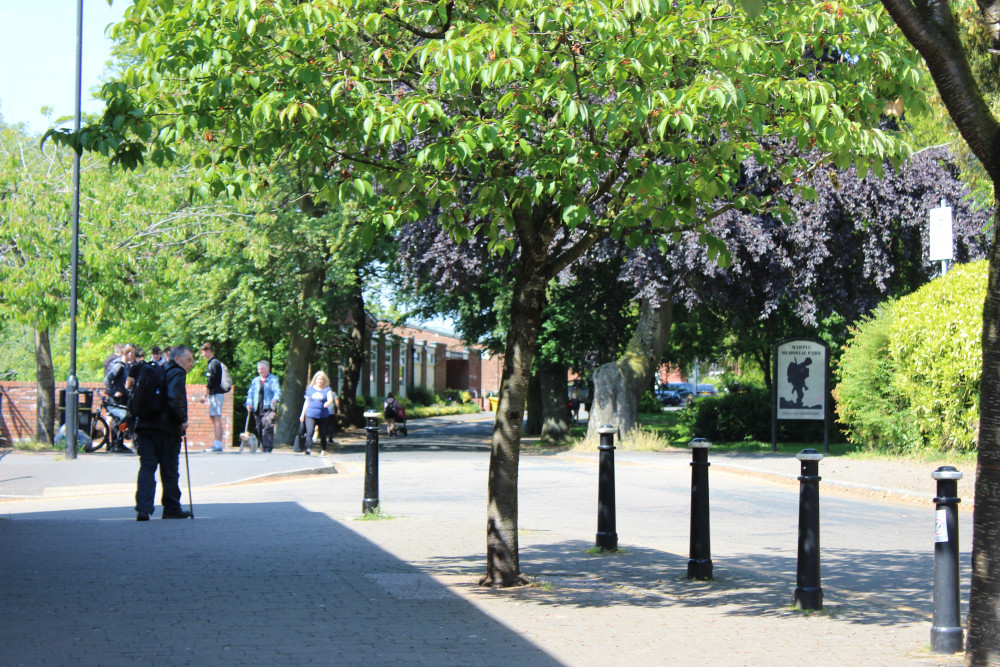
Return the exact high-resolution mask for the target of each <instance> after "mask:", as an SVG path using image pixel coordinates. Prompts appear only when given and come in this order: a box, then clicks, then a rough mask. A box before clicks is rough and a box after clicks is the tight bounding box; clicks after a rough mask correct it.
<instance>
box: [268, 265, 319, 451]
mask: <svg viewBox="0 0 1000 667" xmlns="http://www.w3.org/2000/svg"><path fill="white" fill-rule="evenodd" d="M322 286H323V273H322V272H321V271H310V272H308V273H306V274H304V275H303V276H302V303H303V305H305V304H307V303H308V302H309V301H310V300H312V299H313V298H315V297H316V296H317V295H318V294H319V293H320V290H321V289H322ZM315 331H316V318H315V317H312V316H310V317H307V318H306V320H305V321H304V322H302V324H301V325H300V327H299V328H298V329H296V330H295V331H293V332H292V336H291V339H290V340H289V342H288V357H287V358H286V359H285V377H284V378H283V380H282V386H281V410H280V411H279V413H278V421H277V423H276V424H275V426H274V440H275V442H279V443H280V442H291V441H292V438H294V437H295V434H296V433H297V432H298V428H299V414H301V411H302V400H303V395H304V394H305V389H306V386H307V385H308V384H309V380H310V378H308V377H307V376H308V374H309V362H310V361H312V357H313V350H314V349H316V336H315Z"/></svg>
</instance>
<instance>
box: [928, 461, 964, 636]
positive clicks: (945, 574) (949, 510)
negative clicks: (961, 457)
mask: <svg viewBox="0 0 1000 667" xmlns="http://www.w3.org/2000/svg"><path fill="white" fill-rule="evenodd" d="M931 477H933V478H934V479H936V480H937V498H935V499H934V504H935V507H936V516H935V519H934V620H933V622H932V625H931V651H932V652H934V653H958V652H959V651H962V650H963V649H964V648H965V642H964V640H963V638H962V604H961V600H960V599H959V590H960V589H959V586H958V504H959V503H960V502H962V501H961V499H960V498H959V497H958V480H960V479H962V473H960V472H959V471H958V470H956V469H955V468H953V467H952V466H941V467H940V468H938V469H937V470H935V471H934V472H932V473H931Z"/></svg>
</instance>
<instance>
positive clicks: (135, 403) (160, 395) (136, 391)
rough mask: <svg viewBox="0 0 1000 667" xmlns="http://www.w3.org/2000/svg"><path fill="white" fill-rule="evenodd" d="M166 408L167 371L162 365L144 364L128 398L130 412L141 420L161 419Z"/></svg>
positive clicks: (137, 374)
mask: <svg viewBox="0 0 1000 667" xmlns="http://www.w3.org/2000/svg"><path fill="white" fill-rule="evenodd" d="M166 407H167V372H166V370H164V368H163V366H161V365H160V364H156V363H152V364H143V365H142V366H140V367H139V371H138V372H137V373H136V377H135V386H134V387H132V393H131V394H130V395H129V398H128V411H129V412H130V413H132V414H133V415H135V416H136V417H138V418H139V419H159V418H160V415H161V414H163V410H164V409H165V408H166Z"/></svg>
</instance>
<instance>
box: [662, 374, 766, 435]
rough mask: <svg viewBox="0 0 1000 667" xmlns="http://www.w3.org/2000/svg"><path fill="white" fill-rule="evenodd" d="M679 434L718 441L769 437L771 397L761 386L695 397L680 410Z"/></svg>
mask: <svg viewBox="0 0 1000 667" xmlns="http://www.w3.org/2000/svg"><path fill="white" fill-rule="evenodd" d="M678 425H679V427H680V428H679V433H680V435H681V436H682V437H683V438H684V439H685V440H690V439H691V438H708V439H709V440H714V441H718V442H739V441H741V440H764V441H768V440H770V439H771V397H770V394H769V393H768V392H767V391H766V390H765V389H764V388H762V387H754V386H750V387H744V388H743V390H742V391H740V392H739V393H736V392H733V393H728V394H720V395H718V396H714V397H704V398H699V399H698V400H696V401H694V402H693V403H692V404H691V405H690V406H688V407H687V408H685V409H684V410H682V411H681V416H680V418H679V420H678Z"/></svg>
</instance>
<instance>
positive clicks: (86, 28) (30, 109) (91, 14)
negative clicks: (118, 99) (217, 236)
mask: <svg viewBox="0 0 1000 667" xmlns="http://www.w3.org/2000/svg"><path fill="white" fill-rule="evenodd" d="M130 4H131V3H130V2H127V1H126V0H114V4H113V5H112V6H110V7H109V6H108V3H107V0H83V8H84V9H83V87H82V94H81V98H80V99H81V102H82V105H81V106H82V109H83V111H84V113H87V112H99V111H101V110H103V108H104V106H103V103H101V102H99V101H96V100H93V99H91V90H92V89H96V88H98V87H99V84H100V81H101V75H102V73H103V72H104V70H105V65H106V63H107V62H108V60H109V59H110V57H111V55H110V54H111V42H110V40H108V39H107V38H106V37H105V36H104V29H105V28H106V27H107V26H108V24H110V23H116V22H118V21H119V20H121V17H122V14H123V13H124V12H125V8H126V7H127V6H129V5H130ZM76 12H77V2H76V1H75V0H0V116H2V117H3V121H4V122H5V123H8V124H11V125H15V124H18V123H24V124H25V125H26V126H27V128H28V130H29V131H30V132H32V133H41V132H44V131H45V130H46V129H47V128H48V127H49V121H48V120H47V119H46V118H45V117H44V116H42V114H41V111H40V110H41V108H42V107H44V106H47V107H51V108H52V110H53V114H52V118H53V119H56V118H60V117H62V116H68V117H70V120H69V121H68V122H67V123H66V124H67V125H69V124H71V123H72V116H73V110H74V105H75V100H74V92H75V76H76Z"/></svg>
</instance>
